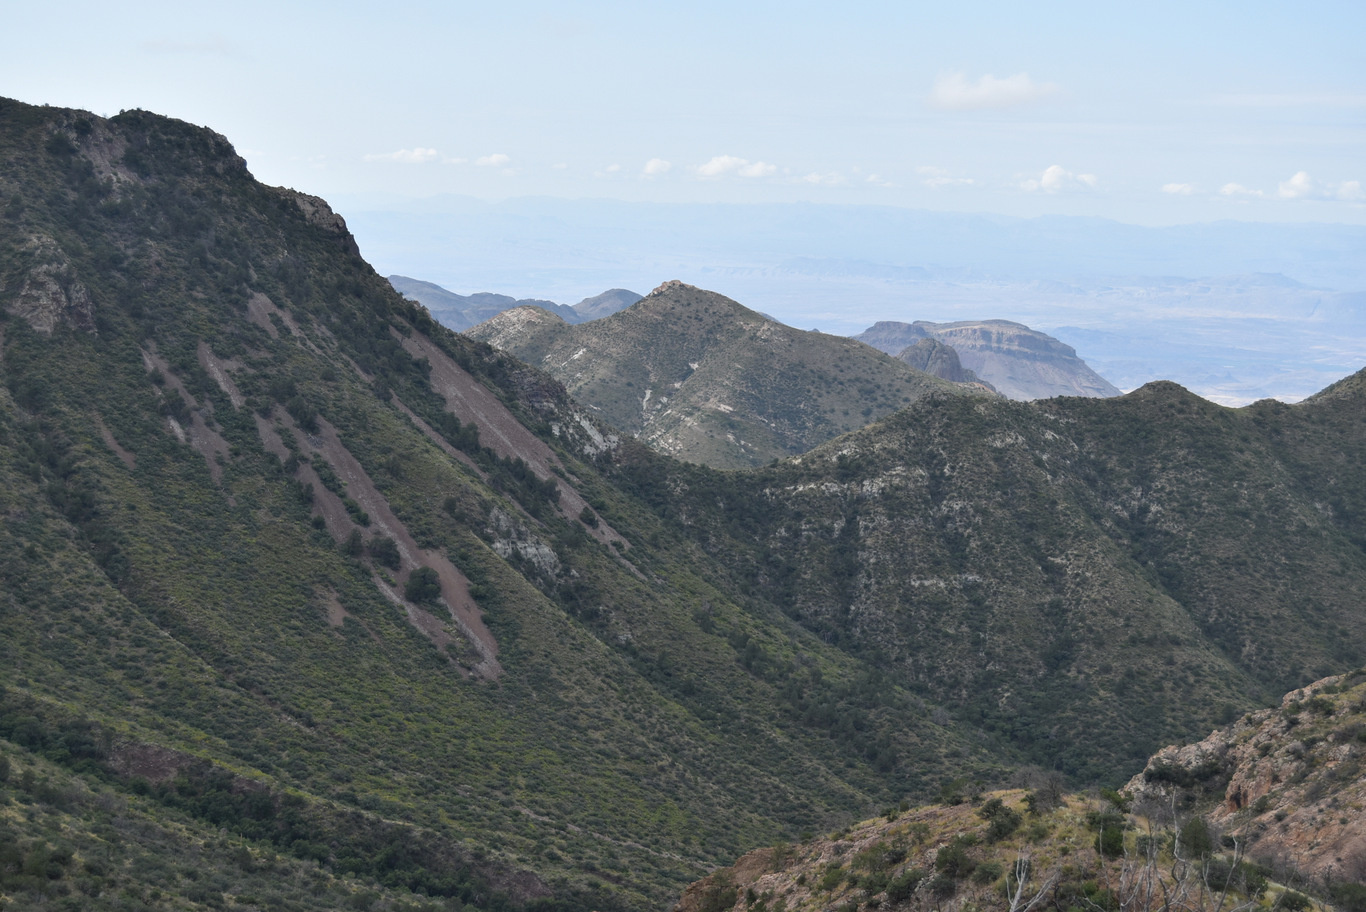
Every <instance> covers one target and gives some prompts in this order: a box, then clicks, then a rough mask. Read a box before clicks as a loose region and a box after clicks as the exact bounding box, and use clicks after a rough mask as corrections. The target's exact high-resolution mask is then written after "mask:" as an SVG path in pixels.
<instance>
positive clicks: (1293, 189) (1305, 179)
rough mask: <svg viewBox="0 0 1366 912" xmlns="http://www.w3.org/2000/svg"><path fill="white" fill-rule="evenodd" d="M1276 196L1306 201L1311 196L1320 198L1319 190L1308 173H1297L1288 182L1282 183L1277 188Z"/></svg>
mask: <svg viewBox="0 0 1366 912" xmlns="http://www.w3.org/2000/svg"><path fill="white" fill-rule="evenodd" d="M1276 195H1277V196H1279V197H1280V198H1281V199H1304V198H1305V197H1309V196H1318V195H1319V194H1318V188H1317V187H1315V186H1314V181H1313V180H1312V179H1311V178H1310V177H1309V172H1307V171H1296V172H1295V173H1294V174H1293V175H1292V176H1291V178H1290V180H1287V181H1281V183H1280V185H1279V186H1278V187H1277V188H1276Z"/></svg>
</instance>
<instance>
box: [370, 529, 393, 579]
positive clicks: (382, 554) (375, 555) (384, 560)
mask: <svg viewBox="0 0 1366 912" xmlns="http://www.w3.org/2000/svg"><path fill="white" fill-rule="evenodd" d="M370 558H371V559H372V560H373V561H374V562H375V563H377V564H379V565H380V566H381V567H388V568H389V569H390V570H397V569H398V565H399V555H398V543H397V542H395V541H394V540H393V539H392V538H390V537H389V536H387V535H376V536H375V537H374V538H372V539H370Z"/></svg>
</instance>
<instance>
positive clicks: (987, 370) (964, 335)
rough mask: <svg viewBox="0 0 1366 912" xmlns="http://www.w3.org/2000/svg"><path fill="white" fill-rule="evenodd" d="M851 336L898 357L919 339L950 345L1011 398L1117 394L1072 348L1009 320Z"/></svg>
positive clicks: (887, 325) (898, 326)
mask: <svg viewBox="0 0 1366 912" xmlns="http://www.w3.org/2000/svg"><path fill="white" fill-rule="evenodd" d="M854 338H855V339H858V340H860V341H861V342H866V343H867V344H869V345H871V346H873V347H874V348H876V349H878V350H879V351H884V352H886V353H887V354H889V355H901V354H902V353H903V352H904V351H905V350H906V349H908V348H910V347H911V346H913V345H915V344H916V342H917V341H919V340H921V339H935V340H937V341H939V342H942V343H944V344H945V345H948V346H950V347H952V348H953V350H954V351H955V352H957V353H958V357H959V359H960V360H961V361H962V364H963V367H965V368H967V369H969V370H971V371H972V372H973V373H975V374H976V375H977V376H978V377H979V378H980V379H982V380H984V381H986V382H987V383H989V384H991V386H992V388H993V389H995V390H997V391H998V392H999V393H1001V395H1003V396H1006V397H1007V398H1010V399H1020V400H1030V399H1047V398H1049V397H1051V396H1095V397H1106V396H1118V395H1119V390H1118V389H1116V388H1115V387H1114V385H1113V384H1111V383H1110V382H1109V381H1108V380H1106V379H1105V378H1104V377H1102V376H1100V375H1099V374H1097V373H1096V372H1095V371H1093V370H1092V369H1091V368H1090V367H1088V366H1087V364H1086V362H1085V361H1083V360H1081V359H1080V358H1078V357H1077V353H1076V350H1075V349H1073V348H1072V346H1070V345H1065V344H1063V343H1062V342H1059V341H1058V340H1057V339H1054V338H1053V337H1052V336H1049V335H1047V334H1045V333H1041V332H1038V331H1036V330H1033V329H1030V328H1029V327H1028V326H1023V325H1021V324H1019V323H1012V322H1010V321H1008V320H966V321H962V322H958V323H930V322H927V321H925V320H917V321H916V322H914V323H897V322H893V321H886V322H881V323H876V324H874V325H873V326H870V327H869V328H868V329H866V330H864V331H863V332H862V333H859V334H858V335H857V336H855V337H854Z"/></svg>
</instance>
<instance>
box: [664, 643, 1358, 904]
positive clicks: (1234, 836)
mask: <svg viewBox="0 0 1366 912" xmlns="http://www.w3.org/2000/svg"><path fill="white" fill-rule="evenodd" d="M1363 757H1366V669H1362V670H1361V671H1358V672H1355V673H1353V674H1351V675H1345V676H1337V677H1332V678H1328V679H1325V680H1323V681H1319V682H1318V683H1316V684H1313V685H1310V686H1309V687H1306V688H1303V689H1300V690H1297V691H1295V692H1292V693H1290V694H1288V695H1287V696H1286V697H1285V699H1284V701H1283V702H1282V704H1281V706H1280V707H1279V708H1276V709H1269V710H1263V711H1260V712H1256V713H1251V714H1249V715H1247V716H1245V717H1244V718H1243V719H1241V720H1239V721H1238V722H1237V723H1236V724H1234V725H1233V726H1231V727H1229V728H1227V729H1224V730H1221V731H1217V732H1215V733H1214V734H1213V735H1211V736H1210V737H1209V738H1206V739H1205V740H1204V741H1201V742H1200V743H1198V744H1192V745H1188V746H1185V747H1168V748H1165V749H1163V750H1162V751H1160V752H1158V753H1157V754H1156V755H1155V756H1153V757H1152V758H1151V759H1150V760H1149V761H1148V765H1147V767H1146V768H1145V769H1144V771H1143V773H1141V774H1140V775H1138V776H1135V777H1134V778H1133V780H1131V781H1130V782H1129V784H1128V785H1127V786H1126V787H1125V788H1124V789H1122V790H1120V791H1119V792H1113V791H1102V792H1101V793H1100V794H1096V793H1094V792H1092V793H1090V794H1066V793H1064V792H1063V791H1062V790H1061V788H1060V787H1059V782H1058V780H1057V779H1056V778H1055V777H1052V776H1049V775H1048V774H1044V773H1042V772H1041V771H1037V770H1036V771H1033V772H1029V771H1026V772H1023V773H1021V774H1019V776H1018V778H1019V779H1020V780H1021V781H1020V785H1023V786H1025V787H1023V788H1016V789H1011V790H1006V791H996V792H983V791H982V790H981V788H980V786H978V787H976V788H969V787H966V783H964V782H959V783H956V784H954V785H953V786H950V787H948V788H946V789H945V795H946V797H948V799H949V802H950V803H944V804H937V805H929V806H925V807H919V808H915V809H912V810H908V809H907V806H906V804H904V803H903V804H902V805H901V806H900V807H896V808H888V809H887V811H886V812H885V813H884V815H883V817H881V818H878V819H873V820H865V821H863V822H862V823H859V824H856V825H853V826H850V827H846V828H845V829H843V830H841V831H839V832H836V833H833V834H831V835H829V836H826V837H824V838H817V839H807V840H804V841H802V842H800V843H797V844H790V843H782V844H779V845H777V846H774V847H771V848H763V849H759V850H756V851H754V852H750V853H749V854H747V855H745V856H743V857H742V858H740V859H739V860H738V861H737V862H736V863H735V864H734V865H732V866H731V867H728V868H724V869H722V870H720V871H717V872H715V873H713V874H712V875H710V876H708V877H707V878H704V879H703V880H700V881H698V882H697V883H695V884H693V885H692V886H690V887H689V888H688V889H687V890H686V891H684V893H683V896H682V899H681V901H680V902H679V904H678V905H677V906H676V907H675V912H722V910H730V909H734V910H736V912H754V910H758V912H773V910H787V912H808V910H809V912H816V910H825V909H831V908H839V909H844V910H847V912H860V910H872V909H888V908H892V909H915V910H919V909H942V908H945V906H946V904H948V903H953V904H954V906H955V907H957V908H968V907H978V908H999V909H1010V910H1016V912H1020V910H1026V909H1068V908H1083V909H1126V910H1143V912H1155V910H1159V909H1161V910H1176V909H1184V910H1191V912H1197V910H1206V912H1217V910H1225V912H1227V910H1235V909H1256V908H1267V909H1277V908H1284V909H1308V908H1309V907H1310V905H1311V897H1312V898H1313V899H1316V900H1318V901H1319V902H1320V903H1324V904H1325V907H1326V906H1327V905H1328V904H1331V905H1332V906H1334V907H1336V908H1338V909H1342V910H1345V912H1357V910H1360V909H1362V908H1366V815H1363V814H1362V806H1363V799H1366V780H1363V777H1362V770H1361V765H1362V758H1363ZM955 790H957V792H958V793H957V794H954V795H950V794H949V793H950V792H953V791H955ZM1306 894H1307V895H1306Z"/></svg>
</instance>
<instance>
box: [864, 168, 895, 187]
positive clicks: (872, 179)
mask: <svg viewBox="0 0 1366 912" xmlns="http://www.w3.org/2000/svg"><path fill="white" fill-rule="evenodd" d="M856 170H857V169H856ZM864 180H865V181H867V182H868V183H870V184H872V185H873V186H875V187H895V186H896V184H894V183H892V182H891V181H889V180H885V179H883V177H882V175H881V174H870V175H868V176H867V177H865V178H864Z"/></svg>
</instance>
